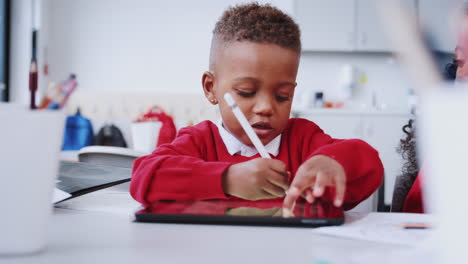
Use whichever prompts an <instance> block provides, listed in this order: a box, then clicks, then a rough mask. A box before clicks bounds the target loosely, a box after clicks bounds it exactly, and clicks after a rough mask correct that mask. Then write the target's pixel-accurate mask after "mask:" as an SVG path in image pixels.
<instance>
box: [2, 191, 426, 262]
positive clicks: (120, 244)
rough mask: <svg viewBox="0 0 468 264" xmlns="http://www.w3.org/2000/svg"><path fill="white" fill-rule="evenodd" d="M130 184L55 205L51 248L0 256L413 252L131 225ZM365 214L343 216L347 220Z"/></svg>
mask: <svg viewBox="0 0 468 264" xmlns="http://www.w3.org/2000/svg"><path fill="white" fill-rule="evenodd" d="M127 188H128V184H124V185H121V186H117V187H113V188H110V189H107V190H101V191H98V192H95V193H90V194H88V195H84V196H81V197H78V198H75V199H71V200H68V201H65V202H63V203H61V204H59V205H57V206H58V207H60V208H55V209H54V212H53V216H52V220H51V225H50V228H49V229H50V231H49V233H50V235H49V241H48V247H47V248H46V249H45V250H44V251H43V252H41V253H38V254H34V255H30V256H19V257H7V258H5V257H3V258H0V263H15V264H23V263H24V264H26V263H31V264H39V263H44V264H55V263H57V264H58V263H60V264H61V263H282V264H284V263H312V264H325V263H326V264H336V263H391V262H386V261H389V257H390V256H392V255H395V254H397V255H398V254H399V255H401V254H403V255H404V254H407V252H409V253H411V250H413V249H411V248H408V247H407V246H402V245H395V244H388V243H376V242H369V241H363V240H353V239H345V238H340V237H333V236H327V235H321V234H318V233H317V232H315V231H314V229H311V228H293V227H255V226H220V225H189V224H155V223H135V222H133V212H134V211H135V210H137V209H138V207H139V206H138V203H136V202H135V201H133V199H132V198H131V197H130V195H129V194H128V192H126V191H125V190H126V189H127ZM364 216H366V214H362V213H361V214H359V213H355V214H347V215H346V217H347V220H346V224H345V225H349V224H350V223H351V222H353V221H355V220H356V219H360V218H362V217H364ZM378 260H380V261H378ZM377 261H378V262H377ZM413 263H418V262H413Z"/></svg>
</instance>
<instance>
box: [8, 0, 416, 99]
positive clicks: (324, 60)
mask: <svg viewBox="0 0 468 264" xmlns="http://www.w3.org/2000/svg"><path fill="white" fill-rule="evenodd" d="M42 1H43V3H42V7H43V8H42V9H43V10H42V11H43V16H42V23H41V34H40V35H39V36H40V38H41V44H40V47H39V64H40V68H41V70H42V67H43V64H44V61H45V60H44V58H45V51H46V50H47V61H48V63H49V65H50V66H49V76H48V77H47V76H44V75H42V76H41V78H40V86H41V87H40V88H41V90H44V89H45V87H46V85H47V82H48V81H49V80H51V81H61V80H63V79H65V78H66V77H67V76H68V74H69V73H71V72H73V73H76V74H77V75H78V80H79V89H82V90H87V91H94V90H99V91H103V90H107V91H119V90H120V91H122V90H131V91H174V92H184V91H199V92H200V93H201V74H202V73H203V71H205V70H207V68H208V55H209V47H210V40H211V31H212V29H213V27H214V24H215V22H216V21H217V19H218V18H219V17H220V16H221V14H222V12H223V10H225V9H226V7H228V6H229V5H233V4H236V3H239V2H247V1H239V0H217V1H212V0H200V1H190V0H185V1H154V0H136V1H132V0H74V1H72V0H42ZM28 2H29V1H28V0H18V1H17V0H15V1H13V7H14V10H16V11H14V13H16V14H18V15H19V14H20V12H23V13H27V12H29V11H28V7H27V4H26V3H28ZM260 2H271V3H272V4H273V5H275V6H277V7H279V8H280V9H282V10H283V11H285V12H286V13H289V14H291V13H292V10H293V1H292V0H276V1H266V0H265V1H260ZM22 19H23V20H22V22H21V23H22V24H21V25H17V26H16V27H14V28H13V30H12V32H13V33H15V32H16V35H17V41H16V42H17V43H19V45H13V47H16V48H17V49H21V50H22V51H28V53H25V52H23V53H18V52H16V53H15V52H13V54H20V56H19V57H18V58H16V56H18V55H15V60H17V61H18V62H17V65H16V66H15V65H12V66H13V67H12V74H13V76H12V79H13V81H12V84H14V86H15V87H13V88H12V94H13V96H12V97H13V98H14V99H15V98H16V99H18V100H19V101H22V100H23V101H24V98H26V99H27V88H25V89H23V88H22V87H27V70H28V65H29V57H30V48H27V46H28V45H30V35H29V33H27V34H24V32H25V30H26V28H27V24H28V22H27V19H24V15H23V17H22ZM19 35H21V38H20V37H19ZM12 62H14V61H12ZM343 64H352V65H355V66H356V67H357V68H358V69H359V70H361V71H363V72H365V73H366V75H367V77H368V79H369V82H368V83H367V86H366V87H364V89H367V90H369V91H370V89H371V88H373V89H376V91H378V93H379V95H378V96H379V98H385V101H384V103H385V104H387V105H389V106H390V107H404V106H405V105H406V103H405V101H404V100H401V98H402V97H403V96H405V95H406V94H407V86H406V81H405V80H404V78H403V77H402V76H401V74H400V72H399V70H398V67H397V66H396V64H394V63H393V59H392V57H391V56H390V55H385V54H366V53H356V54H353V53H305V54H303V57H302V60H301V65H300V71H299V76H298V83H299V86H298V94H299V95H300V94H301V93H302V92H304V91H306V90H313V91H315V90H322V91H325V92H326V93H327V91H328V89H330V88H333V87H334V86H336V79H337V74H338V71H339V70H340V68H341V66H342V65H343ZM17 87H18V88H17ZM20 87H21V88H20ZM298 98H300V96H298ZM382 101H383V99H382Z"/></svg>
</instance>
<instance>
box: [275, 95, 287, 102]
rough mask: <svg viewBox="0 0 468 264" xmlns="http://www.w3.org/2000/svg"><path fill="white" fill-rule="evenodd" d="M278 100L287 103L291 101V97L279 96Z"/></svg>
mask: <svg viewBox="0 0 468 264" xmlns="http://www.w3.org/2000/svg"><path fill="white" fill-rule="evenodd" d="M276 100H278V102H286V101H289V96H281V95H277V96H276Z"/></svg>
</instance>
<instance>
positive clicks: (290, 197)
mask: <svg viewBox="0 0 468 264" xmlns="http://www.w3.org/2000/svg"><path fill="white" fill-rule="evenodd" d="M300 195H301V192H300V191H299V189H298V188H297V187H291V188H289V190H288V193H287V194H286V197H285V198H284V201H283V208H285V209H288V210H291V211H292V210H293V209H294V208H293V207H294V203H295V202H296V200H297V198H299V196H300Z"/></svg>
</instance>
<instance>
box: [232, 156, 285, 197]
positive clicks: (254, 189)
mask: <svg viewBox="0 0 468 264" xmlns="http://www.w3.org/2000/svg"><path fill="white" fill-rule="evenodd" d="M288 174H289V173H288V172H286V165H285V164H284V163H283V162H281V161H279V160H274V159H264V158H257V159H253V160H249V161H246V162H241V163H238V164H235V165H232V166H230V167H229V168H228V170H227V172H226V175H225V177H224V181H223V188H224V192H225V193H226V194H229V195H234V196H237V197H240V198H242V199H246V200H260V199H272V198H277V197H283V196H285V195H286V194H285V191H286V190H287V189H288V187H289V184H288Z"/></svg>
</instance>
